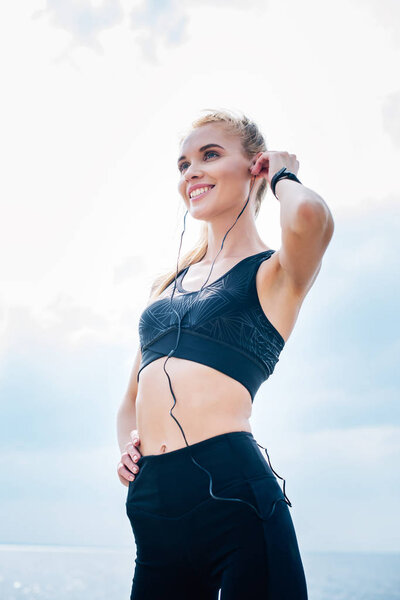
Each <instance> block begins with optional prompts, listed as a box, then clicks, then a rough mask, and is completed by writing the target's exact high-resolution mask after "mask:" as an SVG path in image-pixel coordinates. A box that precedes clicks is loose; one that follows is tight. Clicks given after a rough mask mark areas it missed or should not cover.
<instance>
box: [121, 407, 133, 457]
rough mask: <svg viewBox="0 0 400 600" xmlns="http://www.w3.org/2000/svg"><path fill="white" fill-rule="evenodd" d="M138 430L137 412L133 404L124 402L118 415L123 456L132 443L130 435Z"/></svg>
mask: <svg viewBox="0 0 400 600" xmlns="http://www.w3.org/2000/svg"><path fill="white" fill-rule="evenodd" d="M133 429H136V410H135V404H134V403H133V402H126V401H124V402H123V403H122V404H121V406H120V408H119V410H118V414H117V437H118V445H119V448H120V450H121V454H122V453H123V452H125V450H126V444H127V443H128V442H130V441H131V437H130V433H131V431H132V430H133Z"/></svg>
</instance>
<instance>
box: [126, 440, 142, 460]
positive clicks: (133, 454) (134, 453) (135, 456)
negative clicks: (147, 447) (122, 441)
mask: <svg viewBox="0 0 400 600" xmlns="http://www.w3.org/2000/svg"><path fill="white" fill-rule="evenodd" d="M125 456H130V458H131V459H132V460H133V461H134V462H135V463H136V462H137V461H138V460H139V458H140V457H141V456H142V455H141V454H140V452H139V450H137V449H136V448H135V446H134V445H133V444H127V445H126V452H124V453H123V454H122V457H121V460H122V459H123V457H125Z"/></svg>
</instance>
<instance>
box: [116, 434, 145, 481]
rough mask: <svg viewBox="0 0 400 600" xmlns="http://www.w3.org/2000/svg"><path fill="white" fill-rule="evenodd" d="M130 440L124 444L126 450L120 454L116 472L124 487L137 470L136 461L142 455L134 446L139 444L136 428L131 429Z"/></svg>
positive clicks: (133, 477)
mask: <svg viewBox="0 0 400 600" xmlns="http://www.w3.org/2000/svg"><path fill="white" fill-rule="evenodd" d="M130 435H131V441H130V442H128V443H127V444H126V446H125V447H126V452H124V453H123V454H122V455H121V461H120V462H119V463H118V468H117V473H118V477H119V480H120V482H121V483H123V484H124V485H125V486H126V487H128V486H129V482H130V481H133V480H134V479H135V475H137V473H138V471H139V467H138V466H137V464H136V462H137V461H138V460H139V458H140V457H141V456H142V455H141V453H140V452H139V450H137V449H136V446H140V440H139V434H138V431H137V429H134V430H133V431H131V434H130Z"/></svg>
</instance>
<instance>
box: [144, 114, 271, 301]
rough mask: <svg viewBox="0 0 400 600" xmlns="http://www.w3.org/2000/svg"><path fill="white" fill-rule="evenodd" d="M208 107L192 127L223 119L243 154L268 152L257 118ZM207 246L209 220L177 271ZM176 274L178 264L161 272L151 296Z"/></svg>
mask: <svg viewBox="0 0 400 600" xmlns="http://www.w3.org/2000/svg"><path fill="white" fill-rule="evenodd" d="M204 110H206V111H209V112H208V114H206V115H204V116H202V117H199V118H197V119H196V120H195V121H193V122H192V124H191V125H192V129H197V128H198V127H202V126H203V125H207V124H209V123H222V124H223V126H224V127H225V129H226V130H227V131H228V133H231V134H233V135H237V136H238V137H239V138H240V140H241V142H242V150H243V153H244V155H245V156H246V157H247V158H249V159H251V158H253V156H255V155H256V154H257V152H265V151H266V150H267V146H266V143H265V140H264V137H263V135H262V134H261V132H260V130H259V128H258V126H257V125H256V123H254V121H251V120H250V119H249V118H248V117H246V116H245V115H244V114H243V113H242V114H238V115H235V114H234V112H233V111H228V110H213V109H204ZM189 133H190V131H188V132H187V133H186V134H185V135H184V136H182V137H181V139H180V143H182V142H183V140H184V139H185V137H186V135H188V134H189ZM267 186H268V182H267V180H266V179H265V178H263V179H262V181H261V184H260V186H259V188H258V190H257V194H256V198H255V205H254V216H255V218H257V216H258V213H259V211H260V207H261V202H262V200H263V198H264V196H265V194H266V192H267ZM207 248H208V226H207V223H203V225H202V227H201V230H200V236H199V239H198V241H197V243H196V245H195V246H194V248H192V249H191V250H189V251H188V252H187V253H186V254H185V255H184V256H182V257H181V258H180V260H179V263H178V272H180V271H182V269H185V268H186V267H188V266H190V265H192V264H194V263H197V262H199V261H200V260H201V259H202V258H203V257H204V256H205V254H206V252H207ZM175 277H176V268H175V269H174V270H173V271H169V272H168V273H166V274H165V273H164V274H162V275H159V276H158V277H157V278H156V279H155V281H154V283H153V285H152V288H151V293H150V300H153V299H155V298H156V297H157V296H159V295H160V294H161V293H162V292H163V291H164V290H165V289H166V288H167V287H168V286H169V284H170V283H171V282H172V281H174V279H175Z"/></svg>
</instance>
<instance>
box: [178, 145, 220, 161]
mask: <svg viewBox="0 0 400 600" xmlns="http://www.w3.org/2000/svg"><path fill="white" fill-rule="evenodd" d="M207 148H221V149H222V150H225V148H223V146H220V145H219V144H206V145H205V146H202V147H201V148H199V152H203V151H204V150H207ZM183 158H186V156H180V157H179V158H178V160H177V162H178V163H179V162H180V161H181V160H182V159H183Z"/></svg>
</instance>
